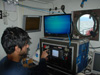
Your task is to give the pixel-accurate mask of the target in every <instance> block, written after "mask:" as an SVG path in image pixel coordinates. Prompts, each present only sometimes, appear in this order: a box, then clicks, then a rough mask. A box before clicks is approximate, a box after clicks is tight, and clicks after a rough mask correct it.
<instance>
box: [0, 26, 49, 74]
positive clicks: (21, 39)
mask: <svg viewBox="0 0 100 75" xmlns="http://www.w3.org/2000/svg"><path fill="white" fill-rule="evenodd" d="M29 43H30V37H29V35H28V34H27V32H26V31H24V30H23V29H21V28H19V27H8V28H6V29H5V31H4V33H3V34H2V37H1V44H2V46H3V48H4V51H5V52H6V54H7V56H5V57H4V58H3V59H2V60H1V61H0V75H47V72H46V59H47V56H48V54H47V50H45V51H43V53H42V55H41V59H40V62H39V65H37V66H35V67H32V68H27V67H24V66H23V65H22V63H21V60H22V59H23V58H24V57H26V56H27V51H28V50H27V49H28V48H29Z"/></svg>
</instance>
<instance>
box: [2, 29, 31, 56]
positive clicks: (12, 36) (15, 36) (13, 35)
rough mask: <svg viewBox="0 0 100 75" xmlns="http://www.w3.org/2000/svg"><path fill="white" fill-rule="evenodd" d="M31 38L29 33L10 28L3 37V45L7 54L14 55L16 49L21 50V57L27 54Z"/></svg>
mask: <svg viewBox="0 0 100 75" xmlns="http://www.w3.org/2000/svg"><path fill="white" fill-rule="evenodd" d="M29 42H30V37H29V36H28V34H27V32H26V31H24V30H23V29H21V28H18V27H8V28H6V29H5V31H4V33H3V34H2V37H1V44H2V46H3V48H4V50H5V52H6V53H7V54H12V53H13V52H14V51H15V50H16V49H20V55H25V54H27V48H28V47H29V45H28V43H29Z"/></svg>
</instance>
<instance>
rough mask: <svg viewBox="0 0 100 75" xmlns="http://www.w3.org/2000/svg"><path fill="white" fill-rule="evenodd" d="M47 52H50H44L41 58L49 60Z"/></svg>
mask: <svg viewBox="0 0 100 75" xmlns="http://www.w3.org/2000/svg"><path fill="white" fill-rule="evenodd" d="M47 52H48V50H45V51H43V52H42V55H41V58H45V59H46V60H47V59H48V58H47V56H48V53H47Z"/></svg>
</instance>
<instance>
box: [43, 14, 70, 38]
mask: <svg viewBox="0 0 100 75" xmlns="http://www.w3.org/2000/svg"><path fill="white" fill-rule="evenodd" d="M61 15H70V34H48V33H45V22H44V37H58V38H59V37H60V38H68V35H71V34H72V28H71V27H72V23H71V14H55V15H44V21H45V17H48V16H61Z"/></svg>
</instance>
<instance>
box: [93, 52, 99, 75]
mask: <svg viewBox="0 0 100 75" xmlns="http://www.w3.org/2000/svg"><path fill="white" fill-rule="evenodd" d="M96 54H99V55H100V52H97V51H95V52H94V53H93V59H92V67H91V72H92V73H94V74H100V71H97V70H94V67H93V66H94V62H95V61H94V59H95V55H96Z"/></svg>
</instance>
